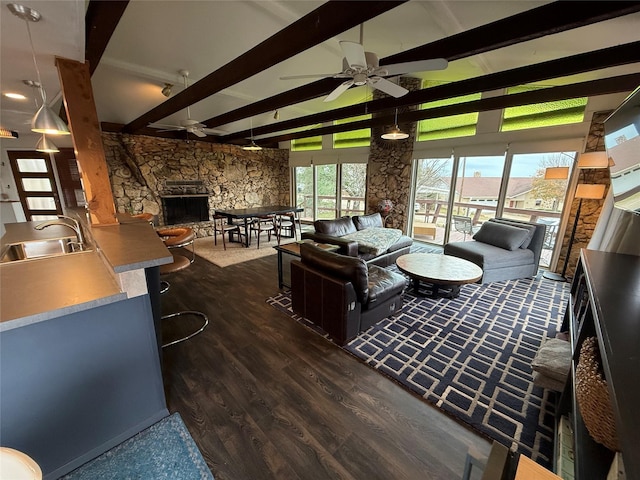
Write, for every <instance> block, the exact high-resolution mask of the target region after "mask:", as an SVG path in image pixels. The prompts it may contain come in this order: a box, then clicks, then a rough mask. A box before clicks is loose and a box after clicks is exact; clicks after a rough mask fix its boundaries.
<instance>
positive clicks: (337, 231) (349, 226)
mask: <svg viewBox="0 0 640 480" xmlns="http://www.w3.org/2000/svg"><path fill="white" fill-rule="evenodd" d="M313 226H314V227H315V229H316V232H317V233H324V234H326V235H332V236H334V237H342V236H344V235H346V234H348V233H354V232H357V231H358V230H357V229H356V226H355V225H354V224H353V220H352V219H351V217H342V218H336V219H335V220H316V221H315V222H313Z"/></svg>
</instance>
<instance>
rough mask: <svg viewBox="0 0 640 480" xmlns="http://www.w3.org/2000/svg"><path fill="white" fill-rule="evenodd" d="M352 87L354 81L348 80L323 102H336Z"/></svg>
mask: <svg viewBox="0 0 640 480" xmlns="http://www.w3.org/2000/svg"><path fill="white" fill-rule="evenodd" d="M351 85H353V80H347V81H346V82H342V83H341V84H340V85H338V87H337V88H336V89H335V90H334V91H333V92H331V93H330V94H329V95H328V96H327V98H325V99H324V100H323V102H330V101H332V100H335V99H336V98H338V97H339V96H340V95H342V94H343V93H344V92H346V91H347V89H348V88H349V87H350V86H351Z"/></svg>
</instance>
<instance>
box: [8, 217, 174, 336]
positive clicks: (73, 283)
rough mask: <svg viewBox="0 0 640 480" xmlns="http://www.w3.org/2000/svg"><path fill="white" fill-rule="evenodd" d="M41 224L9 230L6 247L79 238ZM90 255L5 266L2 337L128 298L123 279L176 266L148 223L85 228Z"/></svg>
mask: <svg viewBox="0 0 640 480" xmlns="http://www.w3.org/2000/svg"><path fill="white" fill-rule="evenodd" d="M38 223H40V222H22V223H9V224H5V227H6V234H5V235H4V236H3V237H2V241H1V244H2V245H3V246H4V245H7V244H10V243H19V242H24V241H29V240H47V239H55V238H67V237H69V236H75V235H74V233H73V230H71V229H70V228H67V227H64V226H58V225H54V226H51V227H47V228H45V229H43V230H40V231H38V230H35V229H34V228H33V227H34V226H35V225H37V224H38ZM84 233H85V237H86V239H87V243H88V244H89V249H90V250H88V251H85V252H77V253H72V254H67V255H60V256H53V257H47V258H34V259H29V260H24V261H15V262H7V263H0V287H1V293H0V331H5V330H10V329H12V328H17V327H22V326H25V325H29V324H31V323H36V322H39V321H44V320H49V319H52V318H56V317H59V316H62V315H67V314H69V313H74V312H77V311H82V310H87V309H90V308H94V307H97V306H101V305H104V304H107V303H111V302H117V301H121V300H124V299H126V298H127V294H126V293H125V292H123V291H122V289H121V287H120V285H119V283H118V281H117V280H116V278H117V274H119V273H122V272H128V271H132V270H138V269H144V268H148V267H155V266H159V265H163V264H166V263H171V261H172V256H171V253H170V252H169V251H168V250H167V248H166V247H165V246H164V243H163V242H162V240H161V239H160V237H158V235H157V234H156V233H155V230H154V229H153V227H152V226H151V225H149V224H148V223H147V222H142V221H139V222H138V221H136V222H131V223H126V224H116V225H109V226H101V227H96V226H93V227H91V228H89V229H87V228H84Z"/></svg>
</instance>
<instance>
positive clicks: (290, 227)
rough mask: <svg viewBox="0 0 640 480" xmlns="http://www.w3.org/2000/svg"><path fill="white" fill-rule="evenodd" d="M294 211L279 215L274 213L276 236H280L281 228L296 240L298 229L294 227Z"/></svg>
mask: <svg viewBox="0 0 640 480" xmlns="http://www.w3.org/2000/svg"><path fill="white" fill-rule="evenodd" d="M295 215H296V214H295V212H286V213H283V214H280V215H276V218H275V222H276V233H277V235H278V238H279V239H280V238H282V233H283V230H284V231H285V232H287V233H288V234H289V235H290V236H291V237H293V238H295V239H296V240H298V229H297V227H296V217H295Z"/></svg>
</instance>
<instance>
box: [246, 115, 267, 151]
mask: <svg viewBox="0 0 640 480" xmlns="http://www.w3.org/2000/svg"><path fill="white" fill-rule="evenodd" d="M242 149H243V150H247V151H249V152H257V151H258V150H262V147H261V146H260V145H256V142H254V141H253V118H252V119H251V143H250V144H249V145H245V146H244V147H242Z"/></svg>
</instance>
